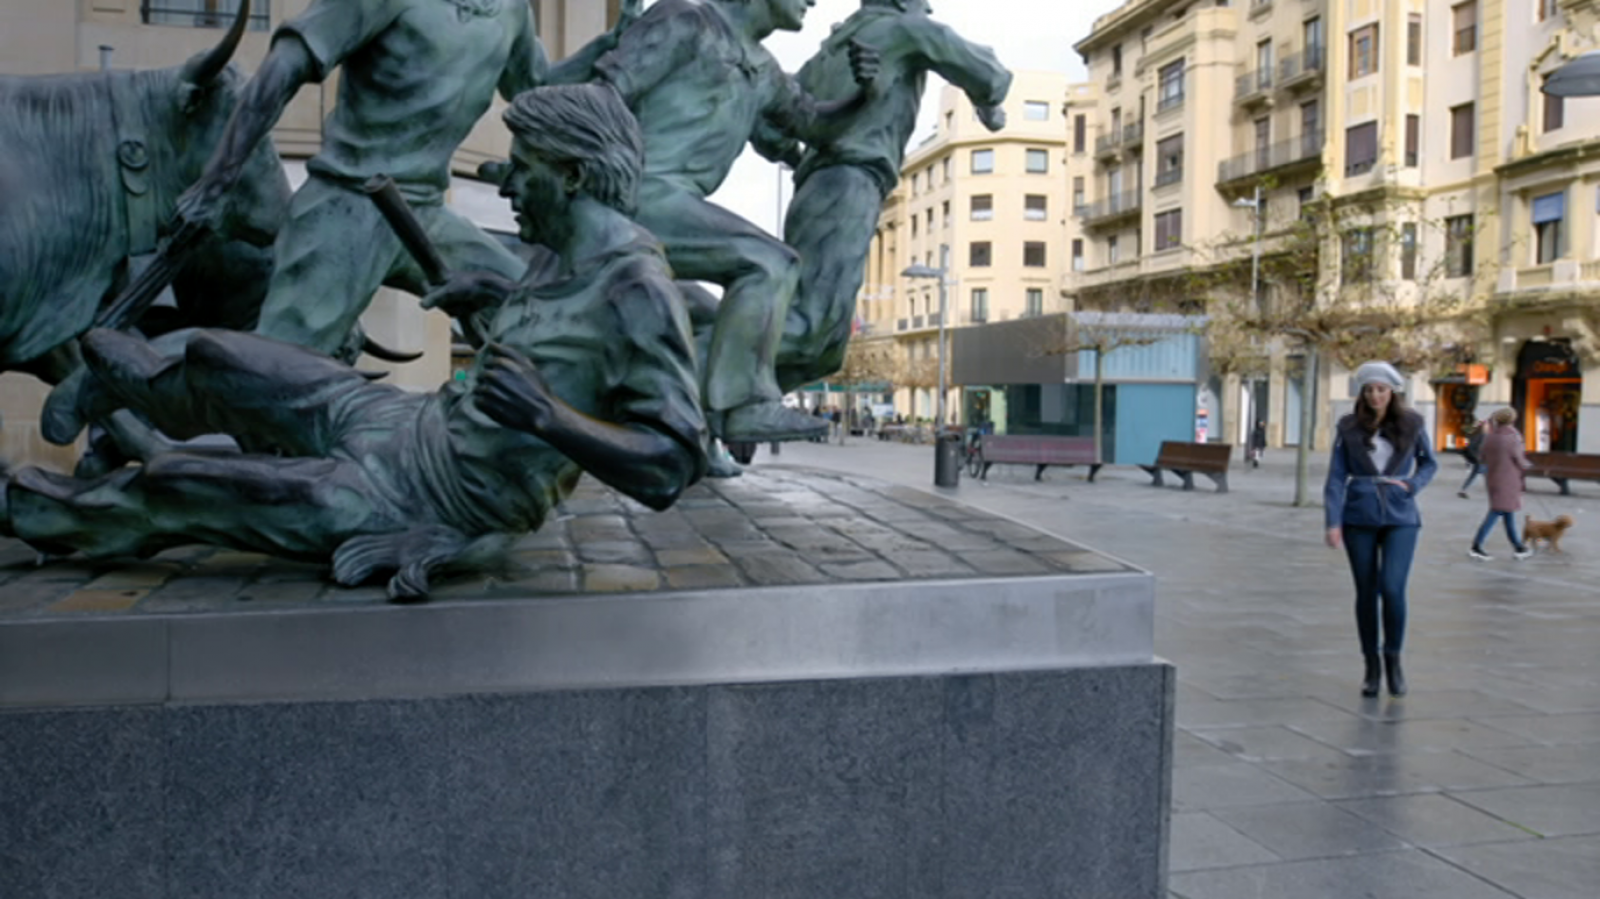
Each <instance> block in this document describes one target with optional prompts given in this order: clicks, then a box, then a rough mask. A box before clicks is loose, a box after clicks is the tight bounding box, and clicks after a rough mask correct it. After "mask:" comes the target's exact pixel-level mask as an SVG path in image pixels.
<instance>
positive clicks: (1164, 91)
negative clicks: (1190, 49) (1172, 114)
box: [1156, 59, 1183, 112]
mask: <svg viewBox="0 0 1600 899" xmlns="http://www.w3.org/2000/svg"><path fill="white" fill-rule="evenodd" d="M1157 79H1158V81H1159V88H1158V93H1157V96H1158V97H1159V98H1160V99H1159V100H1157V101H1156V112H1161V111H1163V110H1167V109H1172V108H1174V107H1177V106H1182V105H1183V60H1181V59H1180V60H1177V61H1175V62H1169V63H1167V64H1166V65H1164V66H1162V67H1161V69H1160V70H1159V72H1158V73H1157Z"/></svg>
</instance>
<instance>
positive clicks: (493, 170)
mask: <svg viewBox="0 0 1600 899" xmlns="http://www.w3.org/2000/svg"><path fill="white" fill-rule="evenodd" d="M509 174H511V163H510V162H508V161H506V160H504V159H491V160H489V161H488V162H480V163H478V177H479V178H482V179H483V180H485V181H487V182H489V183H490V184H493V185H494V186H496V187H499V186H501V185H503V184H505V183H506V176H507V175H509Z"/></svg>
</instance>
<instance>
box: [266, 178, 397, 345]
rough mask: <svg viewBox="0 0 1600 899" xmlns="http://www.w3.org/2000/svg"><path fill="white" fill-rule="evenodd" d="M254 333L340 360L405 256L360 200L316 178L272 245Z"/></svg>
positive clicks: (374, 210) (372, 209)
mask: <svg viewBox="0 0 1600 899" xmlns="http://www.w3.org/2000/svg"><path fill="white" fill-rule="evenodd" d="M274 251H275V256H276V261H277V267H276V268H275V269H274V271H273V273H272V284H271V286H270V287H269V288H268V289H267V299H266V302H265V303H263V304H262V307H261V320H260V323H259V324H257V326H256V333H258V334H262V335H265V336H267V337H273V338H276V339H278V340H283V341H287V342H289V343H295V344H299V345H301V346H304V347H310V348H311V349H314V350H319V351H321V352H324V353H329V354H332V353H335V352H337V351H338V350H339V348H340V347H341V346H342V345H343V344H344V342H345V338H346V337H347V336H348V335H349V333H350V329H351V328H353V327H354V326H355V325H356V323H357V321H359V320H360V318H361V313H362V312H364V311H366V308H367V304H369V303H371V302H372V295H373V294H374V293H376V292H377V290H378V288H379V287H381V286H382V285H383V282H384V280H385V279H386V278H387V277H388V276H389V273H390V272H391V270H392V269H394V267H395V266H396V264H397V263H398V261H399V259H400V257H401V256H403V255H404V253H405V250H404V248H403V247H401V245H400V239H399V238H397V237H395V236H394V231H393V229H391V228H390V227H389V225H388V223H387V222H385V221H384V220H383V216H382V214H380V213H379V212H378V209H377V206H376V205H375V204H374V203H373V202H372V200H370V199H368V198H367V197H365V196H363V195H362V194H360V193H358V192H356V191H352V190H347V189H345V188H343V187H339V186H337V185H334V184H332V183H330V182H328V181H326V180H324V179H322V178H319V177H317V176H312V178H311V180H309V181H307V182H306V183H305V184H304V185H303V186H301V188H300V189H299V190H298V191H296V192H295V195H294V200H293V201H292V202H291V204H290V208H289V220H288V222H286V223H285V224H284V226H283V230H282V231H280V232H279V233H278V242H277V244H276V245H275V246H274Z"/></svg>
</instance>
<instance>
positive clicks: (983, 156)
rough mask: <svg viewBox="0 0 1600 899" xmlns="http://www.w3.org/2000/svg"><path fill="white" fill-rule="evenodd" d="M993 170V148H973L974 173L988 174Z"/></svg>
mask: <svg viewBox="0 0 1600 899" xmlns="http://www.w3.org/2000/svg"><path fill="white" fill-rule="evenodd" d="M992 171H994V151H993V150H973V151H972V174H974V175H987V174H989V173H990V172H992Z"/></svg>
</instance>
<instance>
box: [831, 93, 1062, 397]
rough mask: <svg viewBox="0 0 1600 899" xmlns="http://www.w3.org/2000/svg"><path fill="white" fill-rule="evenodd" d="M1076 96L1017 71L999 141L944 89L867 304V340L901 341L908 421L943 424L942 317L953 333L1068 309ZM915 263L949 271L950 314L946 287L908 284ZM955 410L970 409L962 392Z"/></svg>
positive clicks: (897, 196)
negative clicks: (1064, 294)
mask: <svg viewBox="0 0 1600 899" xmlns="http://www.w3.org/2000/svg"><path fill="white" fill-rule="evenodd" d="M1066 94H1067V79H1066V76H1065V75H1064V74H1062V73H1058V72H1026V71H1024V72H1017V73H1015V79H1014V81H1013V82H1012V86H1011V92H1010V95H1009V96H1008V98H1007V100H1006V126H1005V128H1004V129H1002V130H1001V131H999V132H990V131H989V130H988V129H987V128H985V127H984V126H983V125H982V124H981V123H979V122H978V120H977V116H976V114H975V113H974V111H973V108H972V104H971V103H970V102H969V101H968V100H967V98H966V96H965V95H964V94H962V93H961V92H960V91H959V90H957V89H955V88H953V87H950V86H948V85H946V86H945V87H944V89H943V91H942V93H941V94H940V101H939V110H938V116H937V118H936V120H935V130H934V132H933V134H932V135H931V136H930V137H928V138H927V139H926V140H925V141H924V142H923V143H922V144H921V145H919V146H917V147H915V148H913V149H912V150H911V152H909V153H908V154H907V156H906V160H905V163H904V165H903V166H902V168H901V177H900V184H899V186H898V187H897V188H896V189H895V190H894V192H893V193H892V194H891V195H890V197H889V198H888V199H887V201H886V202H885V204H884V208H883V212H882V214H881V217H880V219H879V227H878V233H877V235H876V236H875V237H874V239H873V245H872V251H871V254H870V257H869V260H868V267H867V275H866V279H865V283H864V284H863V286H862V291H861V295H860V303H859V306H858V310H859V314H860V316H861V318H862V321H863V329H862V330H863V337H864V339H867V340H880V341H892V343H893V355H894V356H895V357H896V358H898V359H899V360H900V363H899V365H898V366H897V371H898V374H899V377H898V378H897V380H898V382H899V383H898V384H897V387H898V389H897V391H896V396H895V405H896V409H897V411H899V412H900V413H901V414H904V415H907V416H910V417H925V418H932V417H933V416H934V414H935V409H936V406H937V399H936V395H937V390H936V389H935V387H934V383H935V381H934V379H933V378H932V377H931V375H932V373H933V371H934V370H935V366H936V364H937V359H938V356H939V353H938V336H939V330H940V320H941V315H942V316H943V318H944V325H945V327H946V329H947V330H948V329H950V328H959V327H967V326H971V325H978V324H983V323H985V322H992V321H1007V320H1011V319H1018V318H1029V317H1038V316H1042V315H1045V314H1047V313H1051V312H1057V311H1059V310H1060V309H1061V308H1062V306H1061V277H1062V276H1061V273H1062V271H1063V270H1065V269H1066V267H1067V266H1068V265H1069V262H1068V257H1067V253H1068V249H1069V246H1070V244H1069V242H1068V240H1067V238H1066V234H1067V225H1066V222H1067V220H1068V219H1069V218H1070V216H1071V212H1070V209H1069V204H1070V202H1071V197H1070V195H1069V193H1068V186H1069V185H1070V184H1071V181H1070V180H1068V179H1069V177H1070V176H1069V175H1067V168H1066V167H1067V165H1068V161H1067V159H1068V154H1067V152H1066V151H1067V147H1068V144H1069V138H1070V134H1069V127H1070V126H1069V124H1068V123H1067V122H1066V121H1065V120H1064V119H1063V118H1062V108H1063V106H1062V100H1063V98H1064V97H1065V96H1066ZM912 264H922V265H926V266H929V267H932V268H944V269H945V270H946V285H945V304H946V308H945V309H944V310H943V311H941V309H940V306H939V303H940V297H939V295H940V290H939V283H938V279H934V278H922V279H914V278H906V277H903V276H902V275H901V272H903V271H904V270H905V269H906V267H907V266H910V265H912ZM947 346H948V344H947ZM949 361H950V360H949V359H948V358H947V359H946V363H947V365H948V364H949ZM949 401H950V405H949V408H950V409H952V410H959V409H960V408H961V405H962V400H961V396H960V395H959V393H958V392H956V391H952V392H951V393H950V395H949ZM951 417H952V418H956V417H959V416H958V415H957V414H952V416H951Z"/></svg>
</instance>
